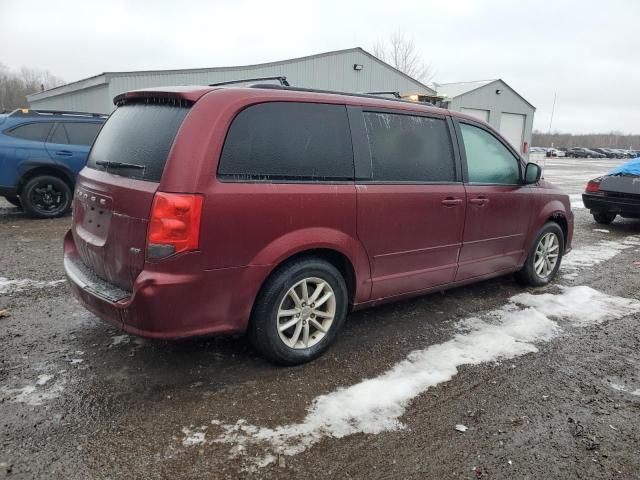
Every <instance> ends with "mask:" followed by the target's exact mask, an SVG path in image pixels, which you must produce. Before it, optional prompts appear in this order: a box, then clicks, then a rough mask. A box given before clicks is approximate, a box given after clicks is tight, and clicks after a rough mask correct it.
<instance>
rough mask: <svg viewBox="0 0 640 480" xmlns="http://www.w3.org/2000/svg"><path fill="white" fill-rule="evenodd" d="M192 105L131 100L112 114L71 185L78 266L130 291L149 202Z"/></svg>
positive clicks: (166, 100)
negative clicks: (75, 182) (78, 257)
mask: <svg viewBox="0 0 640 480" xmlns="http://www.w3.org/2000/svg"><path fill="white" fill-rule="evenodd" d="M191 104H192V102H190V101H187V100H180V99H176V98H166V97H165V98H149V97H143V98H138V97H135V98H132V99H129V100H126V99H125V100H123V101H122V104H121V105H120V106H119V107H118V108H117V109H116V110H115V111H114V112H113V114H111V116H110V117H109V119H108V120H107V122H106V123H105V125H104V127H103V128H102V130H101V131H100V134H99V135H98V137H97V138H96V140H95V143H94V144H93V147H92V149H91V152H90V154H89V158H88V160H87V165H86V168H84V169H83V170H82V172H81V173H80V175H79V177H78V181H77V184H76V192H75V198H74V204H73V215H74V216H73V227H72V232H73V237H74V240H75V244H76V248H77V250H78V253H79V256H80V258H81V260H82V262H83V263H84V264H85V265H86V266H87V267H89V268H90V269H91V270H93V272H95V274H96V275H98V276H99V277H101V278H102V279H103V280H106V281H107V282H110V283H112V284H114V285H117V286H118V287H120V288H122V289H125V290H129V291H130V290H131V289H132V286H133V283H134V281H135V279H136V278H137V276H138V275H139V274H140V272H141V271H142V269H143V267H144V262H145V255H146V236H147V228H148V224H149V215H150V212H151V207H152V203H153V197H154V194H155V192H156V191H157V189H158V186H159V183H160V179H161V177H162V173H163V171H164V167H165V164H166V162H167V158H168V157H169V152H170V150H171V147H172V145H173V142H174V140H175V138H176V135H177V132H178V129H179V128H180V126H181V125H182V122H183V121H184V119H185V117H186V115H187V113H188V112H189V109H190V106H191Z"/></svg>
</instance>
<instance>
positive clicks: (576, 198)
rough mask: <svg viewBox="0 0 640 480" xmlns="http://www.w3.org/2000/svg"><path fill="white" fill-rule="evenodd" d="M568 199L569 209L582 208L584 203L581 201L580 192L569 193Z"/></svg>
mask: <svg viewBox="0 0 640 480" xmlns="http://www.w3.org/2000/svg"><path fill="white" fill-rule="evenodd" d="M569 201H570V202H571V210H575V209H577V208H584V203H582V194H581V193H578V194H573V195H569Z"/></svg>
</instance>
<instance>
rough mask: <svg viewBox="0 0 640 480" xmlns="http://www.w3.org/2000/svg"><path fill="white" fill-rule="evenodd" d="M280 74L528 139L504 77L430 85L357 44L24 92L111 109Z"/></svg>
mask: <svg viewBox="0 0 640 480" xmlns="http://www.w3.org/2000/svg"><path fill="white" fill-rule="evenodd" d="M273 76H285V77H287V80H288V81H289V83H290V84H291V85H292V86H295V87H303V88H315V89H319V90H335V91H341V92H350V93H366V92H398V93H400V95H402V96H403V97H410V96H411V97H412V98H420V99H426V100H434V101H436V103H438V104H441V105H443V106H445V107H447V108H450V109H452V110H458V111H461V112H465V113H468V114H470V115H473V116H475V117H477V118H480V119H481V120H484V121H487V122H488V123H490V124H491V125H493V126H494V128H496V129H497V130H499V131H500V132H501V133H502V134H504V135H505V136H506V138H507V139H509V141H510V142H511V143H512V144H513V145H514V146H515V147H516V148H517V149H518V151H520V152H524V150H525V149H524V145H525V143H526V144H529V145H530V144H531V133H532V129H533V114H534V112H535V108H534V107H533V105H531V104H530V103H529V102H527V100H525V99H524V98H523V97H522V96H521V95H520V94H518V93H517V92H516V91H515V90H513V89H512V88H511V87H510V86H509V85H507V84H506V83H505V82H504V81H503V80H500V79H496V80H484V81H475V82H460V83H442V84H434V85H433V87H435V88H431V87H430V86H427V85H425V84H423V83H421V82H419V81H418V80H415V79H414V78H411V77H410V76H408V75H406V74H405V73H403V72H401V71H399V70H397V69H396V68H394V67H392V66H391V65H389V64H387V63H385V62H383V61H382V60H380V59H379V58H377V57H375V56H374V55H372V54H370V53H368V52H367V51H365V50H363V49H362V48H360V47H356V48H350V49H347V50H337V51H333V52H326V53H319V54H317V55H310V56H307V57H300V58H293V59H290V60H282V61H278V62H270V63H260V64H256V65H246V66H240V67H218V68H198V69H187V70H156V71H135V72H105V73H101V74H99V75H95V76H93V77H89V78H85V79H83V80H78V81H76V82H73V83H69V84H66V85H62V86H60V87H56V88H53V89H51V90H45V91H44V92H38V93H34V94H32V95H29V96H28V100H29V103H30V105H31V107H32V108H34V109H48V110H69V111H83V112H97V113H110V112H111V111H113V109H114V108H115V107H114V105H113V98H114V97H115V96H116V95H119V94H121V93H123V92H127V91H130V90H136V89H139V88H149V87H162V86H170V85H207V84H210V83H219V82H226V81H230V80H238V79H246V78H258V77H273Z"/></svg>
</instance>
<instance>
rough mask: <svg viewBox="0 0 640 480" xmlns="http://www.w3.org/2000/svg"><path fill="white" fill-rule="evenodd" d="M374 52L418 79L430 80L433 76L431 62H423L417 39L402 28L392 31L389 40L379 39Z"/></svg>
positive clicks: (384, 60)
mask: <svg viewBox="0 0 640 480" xmlns="http://www.w3.org/2000/svg"><path fill="white" fill-rule="evenodd" d="M373 54H374V55H375V56H376V57H378V58H379V59H380V60H382V61H383V62H386V63H388V64H389V65H392V66H393V67H395V68H397V69H398V70H400V71H401V72H404V73H406V74H407V75H409V76H410V77H413V78H415V79H416V80H420V81H422V82H428V81H429V80H431V79H432V78H433V69H432V67H431V64H425V63H424V62H423V60H422V54H421V53H420V51H418V49H417V47H416V43H415V41H414V40H413V38H411V37H409V36H407V35H406V34H405V33H404V32H403V31H402V30H398V31H397V32H395V33H392V34H391V35H389V38H388V39H387V40H383V39H380V40H378V41H377V42H376V43H375V45H374V46H373Z"/></svg>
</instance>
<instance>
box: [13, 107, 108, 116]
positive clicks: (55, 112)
mask: <svg viewBox="0 0 640 480" xmlns="http://www.w3.org/2000/svg"><path fill="white" fill-rule="evenodd" d="M38 115H69V116H73V117H94V118H107V117H108V116H109V115H107V114H106V113H92V112H71V111H66V110H31V109H29V108H19V109H17V110H14V111H13V112H11V113H10V114H9V116H11V117H13V116H25V117H37V116H38Z"/></svg>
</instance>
